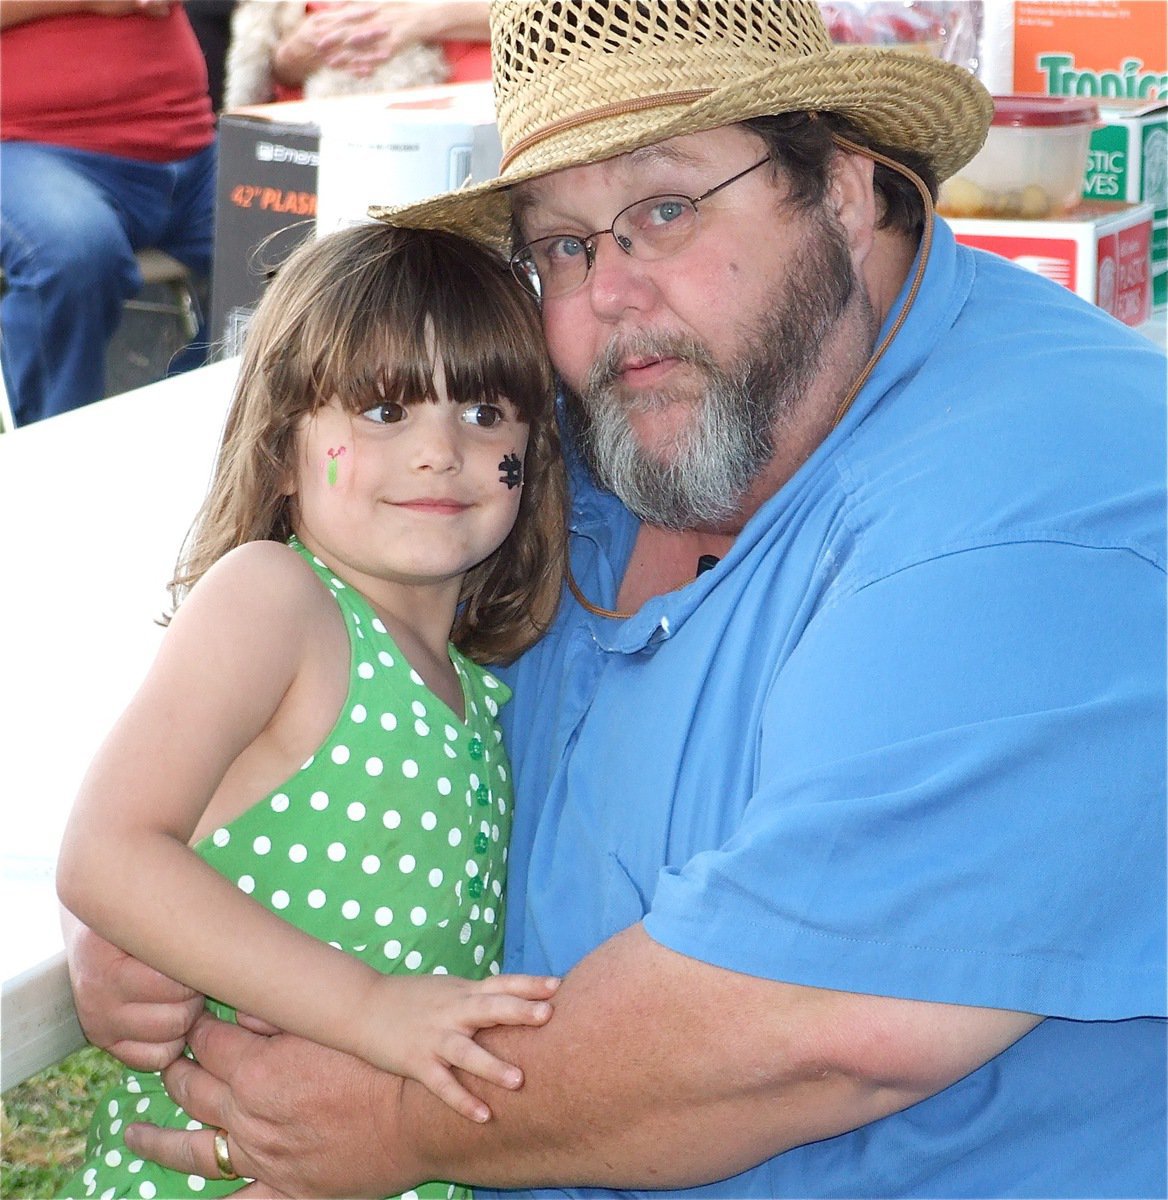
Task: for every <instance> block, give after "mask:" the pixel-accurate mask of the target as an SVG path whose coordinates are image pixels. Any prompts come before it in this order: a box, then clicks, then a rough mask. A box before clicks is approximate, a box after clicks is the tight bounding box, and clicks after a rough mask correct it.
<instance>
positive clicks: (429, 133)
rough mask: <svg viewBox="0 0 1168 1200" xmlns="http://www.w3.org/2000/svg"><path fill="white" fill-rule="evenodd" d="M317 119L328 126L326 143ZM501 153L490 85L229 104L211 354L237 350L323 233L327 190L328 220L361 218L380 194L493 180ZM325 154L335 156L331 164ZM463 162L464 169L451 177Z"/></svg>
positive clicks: (223, 129) (222, 138)
mask: <svg viewBox="0 0 1168 1200" xmlns="http://www.w3.org/2000/svg"><path fill="white" fill-rule="evenodd" d="M322 129H324V130H327V131H328V133H327V134H326V141H327V143H328V144H327V145H324V146H323V147H322V136H321V131H322ZM334 131H335V137H334ZM499 157H500V149H499V140H498V134H497V132H496V129H495V120H494V105H493V101H492V97H491V85H490V84H489V83H464V84H445V85H441V86H438V87H430V88H412V89H409V90H408V91H401V92H393V93H385V94H382V95H373V96H344V97H336V98H335V99H328V100H297V101H292V102H289V103H284V104H260V105H254V106H251V107H248V108H238V109H233V110H229V111H227V112H225V113H223V114H222V116H221V117H220V120H219V175H218V182H217V185H216V201H215V252H214V262H213V266H212V274H211V325H210V331H211V337H212V339H213V340H214V342H215V357H229V356H231V355H235V354H238V353H239V351H240V348H241V346H242V340H243V332H244V330H245V328H246V326H247V322H248V321H249V320H250V318H251V315H252V313H253V312H254V311H255V307H256V304H257V303H258V301H259V298H260V296H261V295H262V294H263V291H264V288H265V287H266V286H267V284H268V281H269V280H270V279H271V278H272V276H273V275H274V274H275V273H276V271H277V270H278V269H279V267H280V265H281V264H282V263H283V262H284V260H285V259H286V258H287V257H288V255H289V254H290V253H291V252H292V250H294V249H295V247H296V246H298V245H299V244H300V243H301V242H302V241H303V240H304V239H305V238H307V237H310V236H312V235H313V233H314V232H315V231H316V229H317V217H318V214H319V212H320V211H321V195H323V196H324V201H325V203H326V204H327V205H328V207H329V214H328V215H327V218H326V220H327V227H332V228H335V227H337V226H338V225H339V224H345V223H349V222H351V221H356V220H361V219H363V218H364V211H365V208H366V207H367V206H368V204H370V203H373V202H376V203H381V204H387V203H388V204H392V203H396V202H398V201H401V202H406V201H409V200H411V199H417V198H420V197H421V196H425V195H429V194H431V193H433V192H440V191H445V190H446V189H447V188H448V187H454V186H457V184H458V183H461V182H463V181H464V179H465V177H466V174H469V175H470V176H471V177H472V178H474V179H480V178H483V179H485V178H490V177H492V176H493V175H495V173H496V172H497V168H498V165H499ZM326 158H329V159H330V160H331V161H333V162H336V163H337V166H336V167H335V168H330V167H329V165H328V163H327V162H326V161H325V159H326ZM322 167H323V170H322ZM460 170H461V171H464V175H463V178H458V179H456V178H455V176H456V174H457V173H458V172H459V171H460ZM452 181H453V182H452ZM330 196H331V197H332V198H331V199H330ZM325 227H326V223H325V222H322V223H321V228H322V229H323V228H325Z"/></svg>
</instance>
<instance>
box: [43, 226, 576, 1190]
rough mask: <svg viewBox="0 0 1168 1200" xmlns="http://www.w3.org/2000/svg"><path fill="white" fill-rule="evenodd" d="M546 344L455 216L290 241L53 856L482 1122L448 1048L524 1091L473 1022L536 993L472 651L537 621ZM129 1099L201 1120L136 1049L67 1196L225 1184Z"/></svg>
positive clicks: (520, 1013) (531, 1018)
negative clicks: (174, 1165) (153, 612)
mask: <svg viewBox="0 0 1168 1200" xmlns="http://www.w3.org/2000/svg"><path fill="white" fill-rule="evenodd" d="M542 347H543V338H542V336H541V333H540V328H539V322H538V317H537V315H536V313H535V311H534V309H533V307H532V306H531V305H530V304H529V302H528V301H527V299H526V297H525V296H524V295H523V293H522V291H521V289H520V288H519V287H518V285H516V284H514V283H513V281H512V280H511V277H510V275H509V273H508V272H507V271H506V269H505V268H504V267H503V266H501V265H500V264H499V263H498V262H497V261H496V260H495V259H494V258H492V257H491V256H490V255H489V254H488V253H486V252H485V251H482V250H480V249H477V248H476V247H474V246H473V245H472V244H470V243H468V242H464V241H462V240H461V239H459V238H455V237H452V236H450V235H447V234H437V233H420V232H414V231H407V230H394V229H390V228H388V227H386V226H382V225H362V226H358V227H355V228H351V229H347V230H344V231H342V232H339V233H336V234H333V235H331V236H329V237H326V238H323V239H321V240H320V241H316V242H312V243H308V244H306V245H305V246H303V247H301V248H300V249H299V250H298V251H297V252H296V253H295V254H294V255H293V256H292V257H291V258H290V259H289V260H288V262H287V263H286V264H285V266H284V268H283V269H282V270H281V272H280V274H279V276H278V277H277V278H276V280H275V281H274V282H273V284H272V286H271V287H270V289H269V290H268V292H267V294H266V296H265V298H264V300H263V302H262V303H261V305H260V308H259V311H258V312H257V313H256V315H255V317H254V319H253V322H252V325H251V327H250V329H249V333H248V339H247V346H246V352H245V354H244V358H243V362H242V366H241V373H240V377H239V383H238V385H237V389H236V394H235V398H234V402H233V405H232V408H231V411H230V413H229V415H228V418H227V425H226V429H225V432H224V435H223V442H222V445H221V447H220V451H219V456H218V462H217V465H216V469H215V473H214V478H213V481H212V484H211V489H210V493H209V496H208V499H207V501H206V503H205V505H204V507H203V509H202V511H201V513H200V515H199V518H198V520H197V521H196V523H195V526H194V529H193V531H192V534H191V537H190V539H189V540H188V543H187V546H186V547H185V550H184V557H183V559H182V560H181V561H180V564H179V568H178V570H177V572H176V576H175V579H174V580H173V581H172V583H171V595H172V599H173V601H174V604H175V610H176V611H175V614H174V617H173V619H172V620H171V622H170V624H169V628H168V629H167V632H166V635H165V637H164V639H163V644H162V646H161V649H160V651H159V654H158V658H157V660H156V662H155V663H154V665H153V667H152V668H151V670H150V672H149V674H148V676H147V678H146V681H145V683H144V684H143V685H142V688H141V689H140V691H139V692H138V693H137V695H136V696H135V697H134V699H133V700H132V701H131V703H130V705H129V707H128V709H127V710H126V712H125V713H124V714H123V716H122V717H121V719H120V720H119V721H118V723H117V725H116V726H115V727H114V730H113V732H112V733H111V735H110V736H109V738H108V739H107V741H106V743H105V745H104V746H103V747H102V749H101V750H100V751H99V753H98V755H97V758H96V759H95V761H94V763H93V765H92V767H91V768H90V770H89V773H88V775H87V776H86V778H85V780H84V782H83V784H82V787H81V792H80V795H79V796H78V798H77V801H76V804H75V807H74V810H73V813H72V816H71V818H70V821H69V825H68V828H67V830H66V834H65V840H64V844H63V847H62V851H61V857H60V861H59V865H58V872H57V885H58V891H59V893H60V896H61V899H62V901H63V903H64V904H65V905H66V906H67V907H68V908H69V909H71V910H72V911H73V912H74V913H75V914H76V915H77V916H78V917H80V918H81V919H82V920H83V921H85V922H86V923H87V924H89V925H90V926H92V927H93V928H94V929H96V930H97V931H98V932H100V933H101V934H102V935H103V936H105V937H106V938H108V939H109V940H110V941H112V942H114V943H116V944H117V945H119V946H121V947H123V948H124V949H126V950H128V951H129V952H130V953H131V954H133V955H134V956H135V957H137V958H140V959H142V960H144V961H146V962H148V963H150V964H151V965H152V966H154V967H156V968H158V969H159V970H161V971H163V972H164V973H166V974H167V975H170V976H172V977H173V978H176V979H180V980H182V981H183V982H185V983H187V984H189V985H190V986H191V987H193V988H196V989H198V990H199V991H201V992H203V993H205V994H207V995H208V996H214V997H216V998H217V1002H209V1003H211V1006H212V1008H213V1009H214V1011H216V1012H217V1013H220V1014H221V1015H228V1016H229V1015H231V1011H232V1009H238V1010H239V1011H241V1012H247V1013H250V1014H253V1015H255V1016H258V1017H261V1018H263V1019H265V1020H267V1021H269V1022H271V1023H273V1024H274V1025H277V1026H279V1027H280V1028H282V1029H286V1030H289V1031H291V1032H294V1033H297V1034H300V1035H302V1036H305V1037H309V1038H312V1039H314V1040H316V1041H319V1042H323V1043H326V1044H329V1045H331V1046H334V1047H336V1048H338V1049H340V1050H344V1051H347V1052H349V1053H351V1054H356V1055H360V1056H361V1057H363V1058H365V1059H367V1060H368V1061H370V1062H372V1063H374V1064H375V1065H377V1066H379V1067H381V1068H384V1069H386V1070H389V1071H394V1072H396V1073H398V1074H401V1075H409V1076H411V1077H413V1078H415V1079H417V1080H419V1081H420V1082H422V1083H424V1084H426V1085H427V1086H428V1087H429V1088H430V1089H431V1090H432V1091H434V1092H435V1094H437V1095H438V1096H440V1097H441V1098H442V1099H444V1100H445V1101H446V1102H447V1103H448V1104H450V1105H451V1106H452V1107H454V1108H455V1109H457V1110H458V1111H460V1112H462V1113H464V1114H465V1115H467V1116H468V1117H471V1118H473V1119H475V1120H480V1121H481V1120H486V1119H488V1117H489V1112H488V1110H487V1108H486V1106H485V1105H484V1104H482V1102H481V1101H479V1100H477V1099H476V1098H475V1097H474V1096H472V1095H471V1093H470V1092H468V1091H467V1090H465V1089H464V1088H463V1087H462V1086H461V1085H460V1084H459V1083H458V1082H457V1080H456V1079H455V1076H454V1074H453V1073H452V1070H451V1068H452V1067H458V1068H461V1069H463V1070H466V1071H468V1072H470V1073H472V1074H474V1075H477V1076H480V1077H482V1078H483V1079H487V1080H490V1081H491V1082H493V1083H495V1084H498V1085H500V1086H504V1087H511V1088H514V1087H518V1086H519V1085H520V1082H521V1080H520V1073H519V1071H518V1069H517V1068H515V1067H513V1066H510V1065H508V1064H506V1063H503V1062H500V1061H498V1060H497V1059H495V1058H494V1057H492V1056H491V1055H490V1054H488V1053H487V1051H485V1050H484V1049H482V1048H481V1047H479V1046H478V1044H477V1043H475V1042H474V1041H473V1040H472V1039H473V1034H474V1033H475V1032H476V1030H478V1029H480V1028H483V1027H484V1026H488V1025H494V1024H526V1025H538V1024H541V1023H543V1022H544V1021H546V1020H547V1019H548V1017H549V1016H550V1015H551V1007H550V1005H549V1004H548V1003H547V1001H548V998H549V997H550V996H551V995H552V993H553V991H554V988H555V981H554V980H546V979H537V978H531V977H526V976H500V975H499V974H498V971H499V966H498V962H499V958H500V951H501V942H502V928H503V895H504V883H505V875H506V858H507V838H508V832H509V828H510V821H511V787H510V778H509V769H508V765H507V757H506V754H505V752H504V749H503V746H502V744H501V737H502V735H501V733H500V730H499V728H498V725H497V724H496V721H495V714H496V713H497V711H498V708H499V705H501V704H503V703H504V702H505V701H506V700H507V698H508V696H509V692H508V690H507V688H506V687H505V686H504V685H503V684H502V683H500V682H499V681H498V680H496V679H495V678H493V677H492V676H491V675H490V674H489V673H488V672H487V671H485V670H484V669H483V668H482V667H480V666H479V665H478V663H479V662H494V661H501V660H506V659H509V658H512V657H514V656H515V655H516V654H518V653H519V652H520V651H521V650H523V649H524V648H525V647H526V646H528V645H530V644H531V642H533V641H534V640H535V639H536V638H537V637H538V636H539V634H540V633H541V632H542V631H543V629H544V628H545V627H546V626H547V623H548V622H549V620H550V619H551V616H552V614H553V612H554V609H555V605H556V602H557V599H558V596H559V590H560V583H561V570H562V564H563V553H564V548H563V538H564V532H563V512H564V481H563V475H562V468H561V465H560V461H559V451H558V442H557V438H556V432H555V428H554V422H553V417H552V397H553V383H552V378H551V373H550V367H549V365H548V363H547V361H546V359H545V358H544V354H543V349H542ZM452 641H453V643H454V644H453V645H452V644H451V642H452ZM456 646H457V647H458V648H457V649H456V648H455V647H456ZM460 977H469V978H460ZM471 980H477V981H478V982H471ZM227 1006H230V1008H228V1007H227ZM135 1120H142V1121H149V1122H151V1123H154V1124H169V1125H172V1126H177V1127H179V1128H182V1127H185V1126H186V1125H187V1123H188V1118H187V1117H186V1115H185V1113H183V1112H182V1111H181V1110H179V1109H178V1108H177V1107H176V1106H175V1105H174V1104H173V1103H172V1102H171V1101H170V1100H169V1098H168V1097H167V1096H166V1094H165V1092H164V1091H163V1089H162V1086H161V1083H160V1080H159V1077H158V1076H156V1075H149V1074H147V1075H143V1074H138V1073H135V1072H132V1071H129V1072H126V1074H125V1075H124V1076H123V1078H122V1081H121V1084H120V1086H119V1087H117V1088H116V1089H115V1090H114V1091H113V1093H112V1094H111V1095H109V1096H107V1097H106V1098H104V1099H103V1100H102V1102H101V1104H100V1105H99V1108H98V1112H97V1115H96V1117H95V1119H94V1125H93V1128H92V1130H91V1135H90V1147H89V1160H88V1163H87V1165H86V1166H85V1167H84V1168H82V1170H81V1171H80V1172H79V1173H78V1174H77V1175H76V1176H75V1177H74V1179H73V1180H71V1181H70V1184H69V1189H68V1192H67V1194H68V1195H70V1196H93V1195H100V1196H103V1197H112V1196H134V1197H151V1196H154V1197H169V1196H196V1195H197V1196H219V1195H225V1194H226V1193H228V1192H231V1191H234V1190H236V1189H238V1188H240V1187H242V1186H244V1183H245V1182H246V1181H245V1180H236V1179H227V1180H222V1179H215V1180H204V1179H203V1178H201V1177H198V1176H184V1175H180V1174H178V1173H176V1172H170V1171H166V1170H163V1169H162V1168H160V1167H157V1166H155V1165H154V1164H152V1163H148V1162H143V1161H142V1160H141V1159H138V1158H136V1157H135V1156H134V1155H133V1154H131V1153H130V1152H129V1151H128V1150H127V1149H126V1147H125V1144H124V1142H123V1141H122V1137H121V1134H122V1130H123V1128H124V1126H125V1125H126V1124H129V1123H130V1122H132V1121H135ZM220 1154H221V1156H226V1157H223V1158H222V1161H221V1166H222V1167H223V1172H224V1174H225V1175H226V1174H227V1173H228V1172H229V1171H230V1170H231V1169H232V1168H231V1164H230V1158H229V1148H228V1147H227V1146H224V1145H223V1144H222V1143H220ZM456 1191H457V1189H454V1188H452V1187H448V1185H446V1184H441V1185H434V1186H433V1188H432V1189H430V1190H426V1191H423V1192H422V1193H420V1194H424V1195H433V1196H443V1197H445V1196H449V1195H454V1194H456Z"/></svg>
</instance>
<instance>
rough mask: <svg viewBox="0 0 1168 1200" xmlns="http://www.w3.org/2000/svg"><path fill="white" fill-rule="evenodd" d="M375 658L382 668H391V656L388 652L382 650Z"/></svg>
mask: <svg viewBox="0 0 1168 1200" xmlns="http://www.w3.org/2000/svg"><path fill="white" fill-rule="evenodd" d="M377 658H378V660H379V661H380V663H381V665H382V666H383V667H392V666H393V655H392V654H390V653H389V652H388V651H386V650H382V651H381V652H380V653H379V654H378V655H377Z"/></svg>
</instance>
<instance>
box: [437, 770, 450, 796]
mask: <svg viewBox="0 0 1168 1200" xmlns="http://www.w3.org/2000/svg"><path fill="white" fill-rule="evenodd" d="M450 792H451V784H450V780H449V779H447V778H446V776H445V775H441V776H439V778H438V794H439V795H440V796H449V795H450Z"/></svg>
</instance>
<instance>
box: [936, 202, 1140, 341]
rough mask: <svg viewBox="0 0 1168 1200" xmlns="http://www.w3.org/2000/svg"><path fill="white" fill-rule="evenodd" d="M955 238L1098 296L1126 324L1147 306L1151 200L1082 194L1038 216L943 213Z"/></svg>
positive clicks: (1136, 323)
mask: <svg viewBox="0 0 1168 1200" xmlns="http://www.w3.org/2000/svg"><path fill="white" fill-rule="evenodd" d="M946 219H947V220H948V222H949V225H950V226H951V227H952V229H953V232H954V234H955V235H956V237H957V240H958V241H959V242H962V243H964V244H965V245H967V246H976V247H978V248H980V249H982V250H990V251H992V252H993V253H995V254H1000V255H1002V256H1003V257H1004V258H1009V259H1013V261H1014V262H1016V263H1018V265H1019V266H1023V267H1026V268H1028V269H1029V270H1031V271H1036V272H1037V273H1038V274H1040V275H1045V276H1046V277H1047V278H1048V279H1053V280H1054V281H1055V282H1056V283H1061V284H1063V285H1064V286H1065V287H1068V288H1070V290H1071V291H1072V292H1074V293H1075V294H1076V295H1079V296H1082V297H1083V298H1084V299H1085V300H1089V301H1091V303H1092V304H1097V305H1098V306H1099V307H1100V308H1102V309H1104V310H1105V311H1106V312H1109V313H1111V315H1112V316H1114V317H1116V318H1117V319H1118V320H1120V321H1122V322H1123V323H1124V324H1125V325H1132V326H1140V325H1143V324H1144V323H1145V322H1146V321H1147V320H1148V317H1149V315H1150V312H1151V283H1152V279H1151V242H1152V207H1151V205H1149V204H1135V205H1128V204H1101V203H1092V202H1087V201H1084V203H1083V204H1082V206H1081V207H1080V208H1078V209H1076V210H1075V211H1074V212H1073V213H1071V214H1069V215H1068V216H1065V217H1062V218H1053V219H1050V220H1045V221H1027V220H995V219H992V218H991V219H981V218H975V217H962V218H957V217H950V218H946Z"/></svg>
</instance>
